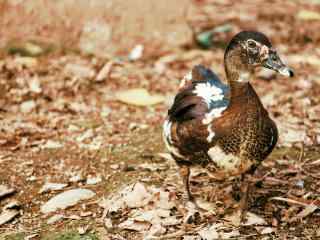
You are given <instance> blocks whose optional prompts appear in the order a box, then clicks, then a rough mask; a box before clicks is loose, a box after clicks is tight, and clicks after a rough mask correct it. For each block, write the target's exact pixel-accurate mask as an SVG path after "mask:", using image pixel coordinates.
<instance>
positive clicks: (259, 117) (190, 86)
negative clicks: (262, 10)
mask: <svg viewBox="0 0 320 240" xmlns="http://www.w3.org/2000/svg"><path fill="white" fill-rule="evenodd" d="M269 55H270V56H269ZM271 56H272V59H271V60H270V59H269V58H271ZM224 63H225V70H226V76H227V79H228V82H229V85H225V84H224V83H222V82H221V81H220V80H219V78H218V77H217V76H216V75H215V74H214V73H213V72H212V71H211V70H209V69H207V68H205V67H203V66H201V65H199V66H196V67H194V68H193V70H192V73H191V74H190V73H189V74H188V77H186V78H184V81H183V82H182V84H181V85H180V89H179V92H178V94H177V95H176V97H175V100H174V103H173V105H172V107H171V108H170V109H169V111H168V117H167V120H166V122H165V125H164V126H166V127H165V128H164V129H165V131H164V139H165V142H166V145H167V146H169V147H168V149H169V151H170V153H171V155H172V156H173V158H174V159H175V160H176V162H177V164H178V165H179V166H180V167H182V168H185V167H187V168H189V167H190V166H192V165H196V164H200V165H202V166H204V167H205V166H206V165H207V164H208V163H213V165H214V166H215V168H216V172H217V173H219V175H220V176H222V177H228V176H230V175H241V174H245V173H246V172H248V171H250V170H252V169H255V168H256V167H257V166H258V165H259V164H260V163H261V161H263V160H264V159H265V158H266V157H267V156H268V155H269V154H270V153H271V152H272V150H273V148H274V147H275V145H276V142H277V139H278V131H277V127H276V125H275V123H274V122H273V121H272V120H271V118H270V117H269V115H268V112H267V111H266V110H265V108H264V107H263V105H262V103H261V101H260V99H259V97H258V95H257V94H256V92H255V91H254V89H253V87H252V86H251V84H250V83H249V79H250V76H251V72H252V71H253V69H254V68H255V67H257V66H264V67H267V68H273V69H274V70H276V71H278V72H279V73H285V75H287V76H292V75H293V73H292V71H291V70H289V69H288V68H287V67H286V66H285V65H284V64H283V63H282V62H281V60H280V59H279V57H278V56H277V55H276V52H275V50H274V49H272V47H271V44H270V42H269V40H268V39H267V38H266V37H265V36H264V35H263V34H261V33H258V32H241V33H239V34H237V35H236V36H235V37H234V38H233V39H232V40H231V42H230V44H229V46H228V47H227V49H226V52H225V57H224ZM168 124H169V125H170V130H168ZM170 149H171V150H170ZM172 149H173V151H172ZM183 175H184V176H183V177H184V182H185V184H186V186H187V191H188V194H189V197H191V194H190V191H189V189H188V188H189V187H188V186H189V185H188V181H187V180H186V179H185V178H186V176H189V170H188V171H186V174H183Z"/></svg>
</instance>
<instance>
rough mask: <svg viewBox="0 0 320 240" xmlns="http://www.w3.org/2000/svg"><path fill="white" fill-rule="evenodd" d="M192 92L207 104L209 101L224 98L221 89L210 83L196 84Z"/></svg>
mask: <svg viewBox="0 0 320 240" xmlns="http://www.w3.org/2000/svg"><path fill="white" fill-rule="evenodd" d="M193 93H194V94H196V95H197V96H198V97H201V98H203V100H204V101H205V102H206V104H207V105H208V106H209V105H210V102H211V101H219V100H222V99H223V98H224V95H223V91H222V89H221V88H218V87H216V86H214V85H211V84H210V83H199V84H197V85H196V87H195V90H193Z"/></svg>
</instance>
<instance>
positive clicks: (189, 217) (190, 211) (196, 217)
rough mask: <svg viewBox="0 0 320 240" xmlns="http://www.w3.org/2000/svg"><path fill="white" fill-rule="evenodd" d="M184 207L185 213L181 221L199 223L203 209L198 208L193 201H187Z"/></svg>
mask: <svg viewBox="0 0 320 240" xmlns="http://www.w3.org/2000/svg"><path fill="white" fill-rule="evenodd" d="M185 207H186V213H185V216H184V219H183V222H184V223H187V224H192V223H200V221H201V218H202V215H203V214H204V213H205V210H204V209H202V208H200V207H199V206H198V204H197V203H196V202H195V201H188V202H187V203H186V204H185Z"/></svg>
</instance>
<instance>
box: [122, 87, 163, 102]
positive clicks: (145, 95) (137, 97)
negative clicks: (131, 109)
mask: <svg viewBox="0 0 320 240" xmlns="http://www.w3.org/2000/svg"><path fill="white" fill-rule="evenodd" d="M116 99H118V100H119V101H120V102H123V103H127V104H131V105H136V106H150V105H155V104H158V103H162V102H164V101H165V97H164V96H162V95H158V94H156V95H150V93H149V92H148V91H147V90H146V89H144V88H135V89H130V90H125V91H120V92H117V93H116Z"/></svg>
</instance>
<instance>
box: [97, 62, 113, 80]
mask: <svg viewBox="0 0 320 240" xmlns="http://www.w3.org/2000/svg"><path fill="white" fill-rule="evenodd" d="M113 64H114V62H112V61H109V62H107V63H106V64H105V65H104V66H103V67H102V68H101V70H100V71H99V73H98V75H97V77H96V81H97V82H102V81H104V80H105V79H106V78H108V76H109V73H110V71H111V68H112V66H113Z"/></svg>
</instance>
